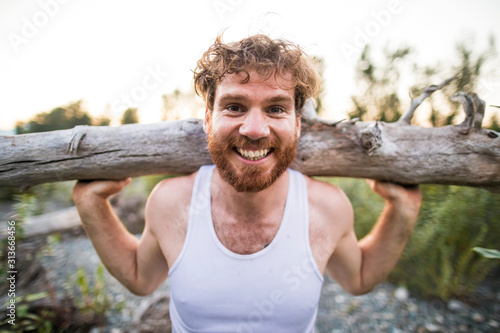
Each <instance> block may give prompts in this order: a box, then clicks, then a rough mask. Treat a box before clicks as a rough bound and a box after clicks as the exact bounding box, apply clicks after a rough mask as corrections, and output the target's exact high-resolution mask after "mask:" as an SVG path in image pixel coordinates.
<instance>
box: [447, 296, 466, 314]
mask: <svg viewBox="0 0 500 333" xmlns="http://www.w3.org/2000/svg"><path fill="white" fill-rule="evenodd" d="M447 307H448V310H450V311H454V312H461V311H466V310H467V308H468V306H467V304H465V303H463V302H460V301H457V300H455V299H452V300H451V301H449V302H448V305H447Z"/></svg>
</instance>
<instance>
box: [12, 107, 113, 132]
mask: <svg viewBox="0 0 500 333" xmlns="http://www.w3.org/2000/svg"><path fill="white" fill-rule="evenodd" d="M110 122H111V120H110V119H109V118H107V117H105V116H99V117H96V118H93V117H92V116H91V115H90V114H89V113H88V112H87V110H86V109H85V107H84V106H83V101H81V100H80V101H76V102H72V103H69V104H68V105H65V106H59V107H57V108H55V109H52V110H51V111H50V112H41V113H38V114H36V115H34V116H33V118H31V119H30V120H29V121H28V122H17V123H16V134H27V133H37V132H47V131H55V130H62V129H69V128H73V127H75V126H78V125H96V126H107V125H109V124H110Z"/></svg>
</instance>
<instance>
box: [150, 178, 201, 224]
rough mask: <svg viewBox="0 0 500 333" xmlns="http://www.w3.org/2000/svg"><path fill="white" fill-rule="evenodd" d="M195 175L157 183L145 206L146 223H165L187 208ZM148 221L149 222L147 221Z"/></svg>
mask: <svg viewBox="0 0 500 333" xmlns="http://www.w3.org/2000/svg"><path fill="white" fill-rule="evenodd" d="M195 177H196V173H193V174H191V175H188V176H182V177H173V178H167V179H164V180H162V181H161V182H159V183H158V184H157V185H156V186H155V188H154V189H153V191H152V192H151V194H150V196H149V198H148V201H147V204H146V223H148V222H150V223H155V221H157V220H160V221H163V222H166V221H167V220H173V218H174V217H178V215H179V214H182V213H183V212H184V211H185V210H186V209H188V208H189V204H190V201H191V193H192V191H193V185H194V180H195ZM148 220H149V221H148Z"/></svg>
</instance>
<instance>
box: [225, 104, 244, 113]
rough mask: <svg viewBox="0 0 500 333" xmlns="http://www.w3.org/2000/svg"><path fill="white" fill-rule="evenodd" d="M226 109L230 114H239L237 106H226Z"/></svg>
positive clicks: (239, 109)
mask: <svg viewBox="0 0 500 333" xmlns="http://www.w3.org/2000/svg"><path fill="white" fill-rule="evenodd" d="M226 109H227V110H229V111H232V112H240V111H241V108H240V107H239V106H238V105H228V106H226Z"/></svg>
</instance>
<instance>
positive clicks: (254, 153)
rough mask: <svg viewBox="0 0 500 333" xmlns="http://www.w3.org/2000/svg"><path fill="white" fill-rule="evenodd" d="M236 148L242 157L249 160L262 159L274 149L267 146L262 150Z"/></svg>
mask: <svg viewBox="0 0 500 333" xmlns="http://www.w3.org/2000/svg"><path fill="white" fill-rule="evenodd" d="M235 150H236V152H237V153H238V154H239V155H240V156H241V157H243V158H245V159H247V160H249V161H258V160H261V159H263V158H264V157H266V156H267V155H269V154H270V153H271V152H272V151H273V149H272V148H266V149H260V150H245V149H242V148H239V147H236V148H235Z"/></svg>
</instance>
